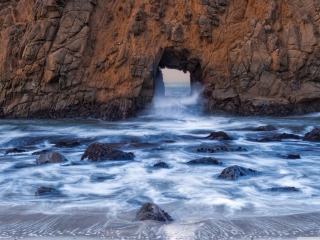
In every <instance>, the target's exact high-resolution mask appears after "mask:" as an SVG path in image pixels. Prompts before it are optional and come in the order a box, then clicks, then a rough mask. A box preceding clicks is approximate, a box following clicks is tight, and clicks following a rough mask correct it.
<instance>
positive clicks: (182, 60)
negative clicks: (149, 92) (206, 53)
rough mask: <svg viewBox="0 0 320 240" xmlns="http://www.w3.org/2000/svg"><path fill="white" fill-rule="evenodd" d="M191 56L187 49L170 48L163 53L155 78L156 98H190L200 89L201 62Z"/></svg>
mask: <svg viewBox="0 0 320 240" xmlns="http://www.w3.org/2000/svg"><path fill="white" fill-rule="evenodd" d="M190 55H191V54H190V52H189V51H188V50H187V49H183V50H181V51H178V50H176V49H174V48H173V47H168V48H166V49H165V50H164V51H163V54H162V56H161V59H160V60H159V64H158V69H157V75H156V77H155V96H179V95H180V96H181V95H182V96H188V95H191V94H192V93H193V92H194V90H197V89H198V88H199V85H201V81H202V69H201V66H200V62H199V60H198V59H197V58H192V57H190ZM178 88H180V93H179V90H178ZM182 88H183V89H182ZM181 90H182V92H181Z"/></svg>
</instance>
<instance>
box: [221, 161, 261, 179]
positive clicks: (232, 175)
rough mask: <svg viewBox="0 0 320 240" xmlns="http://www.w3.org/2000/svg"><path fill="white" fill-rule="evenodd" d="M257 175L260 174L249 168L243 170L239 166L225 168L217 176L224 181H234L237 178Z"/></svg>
mask: <svg viewBox="0 0 320 240" xmlns="http://www.w3.org/2000/svg"><path fill="white" fill-rule="evenodd" d="M259 173H260V172H258V171H256V170H253V169H251V168H244V167H241V166H237V165H234V166H231V167H227V168H225V169H224V170H223V171H222V172H221V174H220V175H219V178H223V179H226V180H236V179H238V178H239V177H243V176H247V175H255V174H259Z"/></svg>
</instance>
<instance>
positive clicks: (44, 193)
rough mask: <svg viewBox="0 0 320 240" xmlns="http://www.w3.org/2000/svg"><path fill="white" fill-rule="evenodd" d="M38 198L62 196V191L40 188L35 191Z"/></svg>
mask: <svg viewBox="0 0 320 240" xmlns="http://www.w3.org/2000/svg"><path fill="white" fill-rule="evenodd" d="M35 195H36V196H52V195H61V193H60V191H58V190H56V189H54V188H51V187H39V188H38V189H37V190H36V191H35Z"/></svg>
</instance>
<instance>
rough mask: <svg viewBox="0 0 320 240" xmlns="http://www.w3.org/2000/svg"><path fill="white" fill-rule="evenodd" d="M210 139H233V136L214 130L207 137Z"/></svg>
mask: <svg viewBox="0 0 320 240" xmlns="http://www.w3.org/2000/svg"><path fill="white" fill-rule="evenodd" d="M205 138H206V139H209V140H217V141H224V140H232V138H231V137H229V136H228V134H226V133H225V132H222V131H219V132H212V133H210V135H209V136H207V137H205Z"/></svg>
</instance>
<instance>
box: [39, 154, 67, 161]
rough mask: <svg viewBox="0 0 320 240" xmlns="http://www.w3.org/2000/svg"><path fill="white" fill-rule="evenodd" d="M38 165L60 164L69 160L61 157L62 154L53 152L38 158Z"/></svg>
mask: <svg viewBox="0 0 320 240" xmlns="http://www.w3.org/2000/svg"><path fill="white" fill-rule="evenodd" d="M36 161H37V164H44V163H60V162H65V161H67V159H66V158H65V156H63V155H61V154H60V153H57V152H53V153H47V154H40V155H39V156H38V157H37V160H36Z"/></svg>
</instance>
